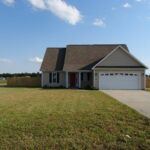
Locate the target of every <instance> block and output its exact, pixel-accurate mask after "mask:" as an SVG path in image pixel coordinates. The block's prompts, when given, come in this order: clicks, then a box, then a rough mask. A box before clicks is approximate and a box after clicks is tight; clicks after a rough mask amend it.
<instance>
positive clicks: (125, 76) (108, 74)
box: [93, 47, 146, 90]
mask: <svg viewBox="0 0 150 150" xmlns="http://www.w3.org/2000/svg"><path fill="white" fill-rule="evenodd" d="M145 69H146V66H144V64H142V63H141V62H140V61H138V60H137V59H136V58H135V57H134V56H133V55H131V53H129V52H128V51H126V50H125V49H124V48H120V47H119V48H117V49H115V50H114V51H112V52H111V53H110V54H108V55H107V56H106V57H104V58H103V59H102V60H100V61H99V62H98V63H97V64H96V65H95V66H94V67H93V70H94V87H95V88H96V89H100V90H141V89H145Z"/></svg>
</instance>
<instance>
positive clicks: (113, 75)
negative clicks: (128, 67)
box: [99, 72, 141, 90]
mask: <svg viewBox="0 0 150 150" xmlns="http://www.w3.org/2000/svg"><path fill="white" fill-rule="evenodd" d="M99 88H100V89H101V90H136V89H140V88H141V85H140V74H139V73H130V72H121V73H120V72H119V73H118V72H109V73H100V74H99Z"/></svg>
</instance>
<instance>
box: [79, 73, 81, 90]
mask: <svg viewBox="0 0 150 150" xmlns="http://www.w3.org/2000/svg"><path fill="white" fill-rule="evenodd" d="M79 88H81V72H79Z"/></svg>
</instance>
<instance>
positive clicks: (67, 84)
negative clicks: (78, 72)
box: [66, 72, 69, 88]
mask: <svg viewBox="0 0 150 150" xmlns="http://www.w3.org/2000/svg"><path fill="white" fill-rule="evenodd" d="M68 87H69V86H68V72H66V88H68Z"/></svg>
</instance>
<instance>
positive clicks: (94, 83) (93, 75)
mask: <svg viewBox="0 0 150 150" xmlns="http://www.w3.org/2000/svg"><path fill="white" fill-rule="evenodd" d="M93 87H94V88H95V70H94V71H93Z"/></svg>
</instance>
